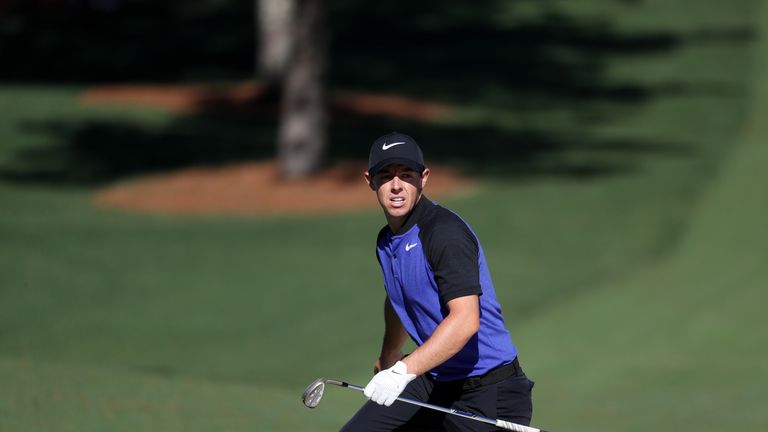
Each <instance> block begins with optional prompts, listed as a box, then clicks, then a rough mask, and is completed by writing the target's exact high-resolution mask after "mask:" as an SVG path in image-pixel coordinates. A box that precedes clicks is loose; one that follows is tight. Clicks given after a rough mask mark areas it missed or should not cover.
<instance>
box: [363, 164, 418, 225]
mask: <svg viewBox="0 0 768 432" xmlns="http://www.w3.org/2000/svg"><path fill="white" fill-rule="evenodd" d="M428 178H429V169H428V168H424V172H421V173H420V172H418V171H415V170H414V169H413V168H409V167H407V166H405V165H400V164H392V165H387V166H385V167H384V168H382V169H381V170H380V171H379V172H377V173H376V175H375V176H373V177H371V176H370V174H369V173H367V172H366V173H365V180H366V181H367V182H368V185H369V186H370V187H371V189H373V190H374V191H376V197H377V198H378V200H379V205H381V208H382V209H383V210H384V215H385V216H386V218H387V223H388V224H389V226H390V227H391V228H392V229H393V230H396V229H398V228H399V227H400V226H402V224H403V222H404V221H405V219H406V217H407V216H408V214H409V213H410V212H411V210H413V208H414V207H415V206H416V203H418V202H419V199H420V198H421V192H422V190H423V189H424V186H425V185H426V184H427V179H428Z"/></svg>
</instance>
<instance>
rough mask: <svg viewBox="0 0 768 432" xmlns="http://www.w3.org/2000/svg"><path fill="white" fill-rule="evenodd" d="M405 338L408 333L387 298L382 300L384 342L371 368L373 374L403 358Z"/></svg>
mask: <svg viewBox="0 0 768 432" xmlns="http://www.w3.org/2000/svg"><path fill="white" fill-rule="evenodd" d="M407 338H408V333H407V332H406V331H405V328H404V327H403V324H402V323H401V322H400V317H398V316H397V313H396V312H395V309H394V308H393V307H392V303H390V302H389V297H387V298H386V299H384V340H383V341H382V343H381V353H380V354H379V358H378V360H376V364H375V365H374V367H373V371H374V373H378V372H379V371H381V370H383V369H388V368H390V367H392V365H394V364H395V363H396V362H397V361H398V360H400V359H402V358H403V344H405V341H406V339H407Z"/></svg>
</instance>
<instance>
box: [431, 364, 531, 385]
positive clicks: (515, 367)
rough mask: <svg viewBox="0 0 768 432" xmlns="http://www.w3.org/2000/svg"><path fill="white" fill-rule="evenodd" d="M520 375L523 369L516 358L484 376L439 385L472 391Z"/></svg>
mask: <svg viewBox="0 0 768 432" xmlns="http://www.w3.org/2000/svg"><path fill="white" fill-rule="evenodd" d="M518 373H522V369H520V362H519V361H518V360H517V357H515V359H514V360H512V362H510V363H507V364H505V365H501V366H498V367H495V368H493V369H491V370H489V371H488V372H486V373H484V374H483V375H478V376H472V377H467V378H464V379H460V380H456V381H443V382H440V383H439V384H440V385H447V386H451V387H452V386H461V389H462V390H472V389H475V388H478V387H482V386H486V385H490V384H496V383H497V382H500V381H504V380H505V379H507V378H509V377H511V376H514V375H517V374H518Z"/></svg>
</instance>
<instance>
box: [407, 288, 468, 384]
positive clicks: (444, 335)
mask: <svg viewBox="0 0 768 432" xmlns="http://www.w3.org/2000/svg"><path fill="white" fill-rule="evenodd" d="M447 306H448V316H446V317H445V319H444V320H443V321H442V322H441V323H440V324H439V325H438V326H437V328H436V329H435V332H434V333H433V334H432V336H430V338H429V339H427V340H426V341H425V342H424V343H423V344H422V345H421V346H420V347H418V348H417V349H416V350H415V351H414V352H413V353H411V354H410V355H409V356H408V357H406V358H405V359H403V360H402V361H403V363H405V364H406V366H407V367H408V373H409V374H415V375H421V374H423V373H425V372H427V371H429V370H431V369H433V368H434V367H436V366H438V365H440V364H441V363H443V362H444V361H446V360H448V359H450V358H451V357H453V356H454V355H455V354H456V353H457V352H459V351H460V350H461V349H462V348H464V345H466V344H467V342H468V341H469V339H470V338H472V336H474V335H475V333H477V331H478V330H479V329H480V300H479V298H478V296H476V295H468V296H463V297H457V298H455V299H453V300H450V301H449V302H448V304H447Z"/></svg>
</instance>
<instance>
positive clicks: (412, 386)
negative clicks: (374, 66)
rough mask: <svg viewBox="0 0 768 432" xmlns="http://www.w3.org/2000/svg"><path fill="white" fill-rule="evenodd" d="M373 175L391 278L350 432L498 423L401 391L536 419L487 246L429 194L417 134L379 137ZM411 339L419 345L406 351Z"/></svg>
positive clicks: (380, 243) (383, 261) (522, 420)
mask: <svg viewBox="0 0 768 432" xmlns="http://www.w3.org/2000/svg"><path fill="white" fill-rule="evenodd" d="M365 180H366V181H367V182H368V185H369V186H370V188H371V189H372V190H373V191H374V192H376V197H377V199H378V201H379V205H381V208H382V209H383V210H384V216H385V218H386V221H387V224H386V225H385V226H384V228H382V229H381V231H380V232H379V235H378V238H377V240H376V255H377V257H378V260H379V264H380V265H381V270H382V274H383V276H384V287H385V289H386V299H385V301H384V338H383V342H382V346H381V353H380V355H379V358H378V359H377V360H376V362H375V365H374V372H375V376H374V377H373V379H371V381H370V382H369V383H368V385H367V386H366V387H365V391H364V392H363V393H364V395H365V397H366V398H368V399H369V401H368V402H366V403H365V404H364V405H363V406H362V408H360V410H359V411H358V412H357V414H355V416H354V417H353V418H352V419H351V420H350V421H349V422H348V423H347V424H346V425H345V426H344V427H343V429H342V431H361V432H362V431H365V432H372V431H429V430H435V431H470V430H471V431H481V430H482V431H487V430H495V428H494V427H493V426H490V425H487V424H484V423H480V422H473V421H470V420H467V419H463V418H461V417H457V416H451V415H446V414H444V413H441V412H437V411H434V410H428V409H423V408H420V407H418V406H414V405H411V404H406V403H401V402H396V401H395V399H396V398H397V397H398V396H401V395H402V396H405V397H408V398H411V399H417V400H422V401H425V402H429V403H432V404H435V405H441V406H446V407H452V408H455V409H458V410H462V411H468V412H472V413H476V414H479V415H482V416H485V417H489V418H498V419H502V420H507V421H511V422H514V423H519V424H524V425H529V424H530V421H531V414H532V410H533V406H532V402H531V389H532V388H533V382H532V381H530V380H529V379H528V378H527V377H526V375H525V374H524V373H523V370H522V369H521V367H520V362H519V361H518V358H517V357H518V355H517V354H518V352H517V348H516V347H515V345H514V344H513V343H512V340H511V338H510V335H509V332H508V331H507V329H506V328H505V324H504V318H503V316H502V314H501V307H500V305H499V302H498V300H497V299H496V293H495V291H494V288H493V283H492V281H491V276H490V273H489V271H488V267H487V264H486V260H485V257H484V255H483V249H482V247H481V246H480V243H479V241H478V239H477V237H476V236H475V234H474V233H473V231H472V230H471V229H470V227H469V226H468V225H467V223H466V222H464V221H463V220H462V219H461V218H460V217H459V216H458V215H456V214H455V213H453V212H451V211H450V210H447V209H445V208H443V207H441V206H439V205H437V204H435V203H433V202H432V201H430V200H429V199H428V198H427V197H426V196H424V194H423V190H424V187H425V186H426V184H427V180H429V168H426V167H425V165H424V157H423V154H422V151H421V149H420V148H419V146H418V144H417V143H416V141H415V140H414V139H413V138H411V137H410V136H408V135H404V134H401V133H391V134H388V135H384V136H382V137H380V138H378V139H377V140H376V141H374V143H373V146H372V147H371V151H370V156H369V160H368V171H367V172H366V173H365ZM408 337H410V338H411V339H412V340H413V341H414V342H415V344H416V346H417V348H416V349H415V350H414V351H413V352H411V353H410V354H408V355H407V356H405V355H404V354H403V351H402V350H403V345H404V343H405V342H406V339H407V338H408Z"/></svg>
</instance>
